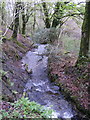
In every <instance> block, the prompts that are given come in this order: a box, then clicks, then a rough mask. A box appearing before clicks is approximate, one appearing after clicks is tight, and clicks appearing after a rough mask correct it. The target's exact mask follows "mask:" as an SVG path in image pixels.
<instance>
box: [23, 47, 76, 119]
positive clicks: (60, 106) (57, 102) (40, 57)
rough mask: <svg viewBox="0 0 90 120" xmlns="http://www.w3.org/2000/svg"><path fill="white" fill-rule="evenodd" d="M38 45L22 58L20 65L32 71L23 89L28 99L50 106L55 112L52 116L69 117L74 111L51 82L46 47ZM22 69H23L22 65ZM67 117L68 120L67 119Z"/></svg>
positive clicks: (73, 114)
mask: <svg viewBox="0 0 90 120" xmlns="http://www.w3.org/2000/svg"><path fill="white" fill-rule="evenodd" d="M47 46H48V45H38V48H37V49H34V50H33V51H29V52H28V53H27V54H26V56H24V57H23V59H22V63H23V64H22V66H25V65H26V66H27V67H28V71H31V72H32V75H31V78H30V79H29V81H28V82H27V84H26V87H25V89H24V91H25V92H27V94H28V97H29V99H30V101H35V102H37V103H39V104H41V105H44V106H45V107H50V108H52V109H53V110H54V111H55V112H54V114H53V115H52V118H63V119H65V120H67V118H69V119H71V118H73V116H75V114H76V113H75V112H74V110H73V108H72V106H71V104H70V103H68V101H66V100H65V98H64V96H63V95H62V93H61V92H60V90H59V87H58V86H56V85H55V84H54V83H51V82H50V80H49V78H48V73H47V62H48V56H47V55H46V54H47V50H46V47H47ZM23 69H25V68H24V67H23ZM69 119H68V120H69Z"/></svg>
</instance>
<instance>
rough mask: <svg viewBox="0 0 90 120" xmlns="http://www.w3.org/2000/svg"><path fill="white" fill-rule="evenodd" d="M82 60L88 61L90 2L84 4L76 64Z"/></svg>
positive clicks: (89, 48) (89, 57)
mask: <svg viewBox="0 0 90 120" xmlns="http://www.w3.org/2000/svg"><path fill="white" fill-rule="evenodd" d="M83 60H90V2H86V7H85V16H84V21H83V25H82V37H81V44H80V52H79V57H78V60H77V63H80V62H82V61H83ZM77 63H76V64H77Z"/></svg>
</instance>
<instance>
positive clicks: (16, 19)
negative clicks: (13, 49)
mask: <svg viewBox="0 0 90 120" xmlns="http://www.w3.org/2000/svg"><path fill="white" fill-rule="evenodd" d="M20 4H21V2H16V3H15V20H14V29H13V34H12V38H14V39H16V38H17V33H18V28H19V10H20Z"/></svg>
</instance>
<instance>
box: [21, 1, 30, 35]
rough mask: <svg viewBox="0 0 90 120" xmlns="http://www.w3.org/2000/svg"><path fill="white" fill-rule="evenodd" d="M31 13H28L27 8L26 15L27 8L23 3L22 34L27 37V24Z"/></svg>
mask: <svg viewBox="0 0 90 120" xmlns="http://www.w3.org/2000/svg"><path fill="white" fill-rule="evenodd" d="M29 17H30V15H29V12H28V8H26V13H25V6H24V3H23V2H22V34H23V35H25V33H26V24H27V22H28V20H29Z"/></svg>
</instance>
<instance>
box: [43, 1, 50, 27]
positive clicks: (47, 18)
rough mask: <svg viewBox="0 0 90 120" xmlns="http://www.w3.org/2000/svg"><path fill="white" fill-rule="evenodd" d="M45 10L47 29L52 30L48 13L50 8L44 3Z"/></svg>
mask: <svg viewBox="0 0 90 120" xmlns="http://www.w3.org/2000/svg"><path fill="white" fill-rule="evenodd" d="M42 6H43V10H44V15H45V20H44V21H45V26H46V28H50V26H51V25H50V19H49V13H48V8H47V4H46V2H43V3H42Z"/></svg>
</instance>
